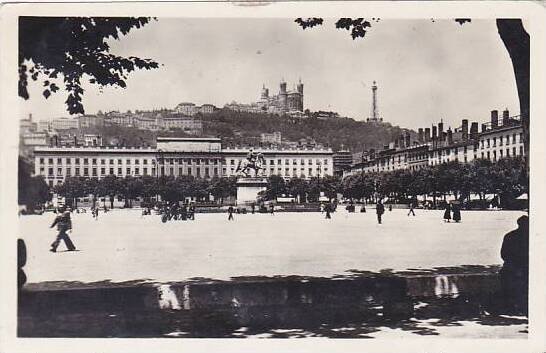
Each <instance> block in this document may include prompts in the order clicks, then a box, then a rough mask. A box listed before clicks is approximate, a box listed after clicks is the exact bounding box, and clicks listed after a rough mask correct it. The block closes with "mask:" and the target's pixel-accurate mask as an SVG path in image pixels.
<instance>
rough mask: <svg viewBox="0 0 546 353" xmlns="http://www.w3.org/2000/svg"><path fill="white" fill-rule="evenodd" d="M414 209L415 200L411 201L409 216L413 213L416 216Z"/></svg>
mask: <svg viewBox="0 0 546 353" xmlns="http://www.w3.org/2000/svg"><path fill="white" fill-rule="evenodd" d="M413 209H414V205H413V200H412V201H411V202H410V204H409V212H408V217H409V215H410V213H411V214H413V215H414V216H415V211H414V210H413Z"/></svg>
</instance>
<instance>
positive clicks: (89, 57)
mask: <svg viewBox="0 0 546 353" xmlns="http://www.w3.org/2000/svg"><path fill="white" fill-rule="evenodd" d="M149 22H150V18H148V17H138V18H133V17H110V18H109V17H93V18H89V17H27V16H22V17H19V96H20V97H22V98H24V99H28V98H29V93H28V90H27V86H28V81H29V77H30V79H32V80H33V81H38V79H40V81H41V82H42V83H43V87H44V91H43V96H44V97H45V98H46V99H47V98H48V97H49V96H50V95H51V94H53V93H56V92H57V91H58V90H59V84H60V83H59V80H60V79H62V81H63V83H64V88H65V90H66V92H67V98H66V101H65V104H66V107H67V110H68V112H69V113H70V114H84V113H85V111H84V107H83V104H82V95H83V93H84V90H83V88H82V80H83V79H88V80H89V82H90V83H91V84H97V85H98V86H99V87H100V88H103V87H105V86H114V87H121V88H125V87H126V83H125V81H126V79H127V77H128V74H129V73H131V72H132V71H134V70H136V69H146V70H149V69H154V68H157V67H158V66H159V65H158V63H156V62H155V61H153V60H151V59H140V58H138V57H135V56H130V57H128V58H125V57H121V56H117V55H114V54H111V53H110V46H109V45H108V43H107V41H108V40H109V39H116V40H119V39H120V38H121V37H122V36H124V35H126V34H127V33H129V32H130V31H131V30H132V29H133V28H141V27H143V26H145V25H146V24H148V23H149Z"/></svg>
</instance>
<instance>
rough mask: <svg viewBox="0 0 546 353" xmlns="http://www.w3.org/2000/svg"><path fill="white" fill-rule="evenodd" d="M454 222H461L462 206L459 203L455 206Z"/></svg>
mask: <svg viewBox="0 0 546 353" xmlns="http://www.w3.org/2000/svg"><path fill="white" fill-rule="evenodd" d="M453 220H454V221H455V222H456V223H459V222H460V221H461V206H459V204H458V203H454V204H453Z"/></svg>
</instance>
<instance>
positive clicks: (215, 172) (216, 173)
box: [214, 168, 218, 176]
mask: <svg viewBox="0 0 546 353" xmlns="http://www.w3.org/2000/svg"><path fill="white" fill-rule="evenodd" d="M214 176H218V168H214Z"/></svg>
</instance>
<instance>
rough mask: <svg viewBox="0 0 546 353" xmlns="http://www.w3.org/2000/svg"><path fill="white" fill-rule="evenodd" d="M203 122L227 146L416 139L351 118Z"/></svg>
mask: <svg viewBox="0 0 546 353" xmlns="http://www.w3.org/2000/svg"><path fill="white" fill-rule="evenodd" d="M201 119H202V120H203V136H210V137H221V138H222V143H223V145H224V146H237V145H239V146H245V145H246V146H248V145H252V146H258V145H260V134H261V133H271V132H275V131H280V132H281V134H282V140H283V142H284V141H287V142H288V141H294V142H295V141H298V140H300V139H303V138H312V139H313V140H315V141H316V142H317V143H318V144H321V145H323V146H327V147H331V148H332V149H333V150H334V151H337V150H339V149H341V148H342V147H343V148H345V149H349V150H350V151H353V152H359V151H362V150H364V149H369V148H378V147H381V146H383V145H385V144H387V143H389V142H390V141H393V140H394V138H396V137H398V136H400V134H402V133H403V132H404V131H410V133H411V134H412V137H413V138H414V137H415V132H414V131H412V130H407V129H402V128H400V127H397V126H391V125H390V124H389V123H383V124H374V123H367V122H363V121H355V120H353V119H349V118H335V119H325V120H321V119H317V118H304V119H300V118H291V117H288V116H278V115H268V114H254V113H244V112H234V111H230V110H224V109H222V110H219V111H217V112H215V113H213V114H210V115H205V116H203V117H202V118H201ZM82 132H85V133H98V134H101V135H102V136H103V138H104V141H105V143H107V144H119V145H124V146H154V145H155V138H156V136H158V135H159V136H178V137H190V135H187V134H185V133H184V132H183V131H182V130H170V131H168V132H166V131H158V132H156V131H148V130H138V129H136V128H128V127H121V126H108V127H103V128H100V129H97V128H93V129H85V130H84V131H82Z"/></svg>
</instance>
